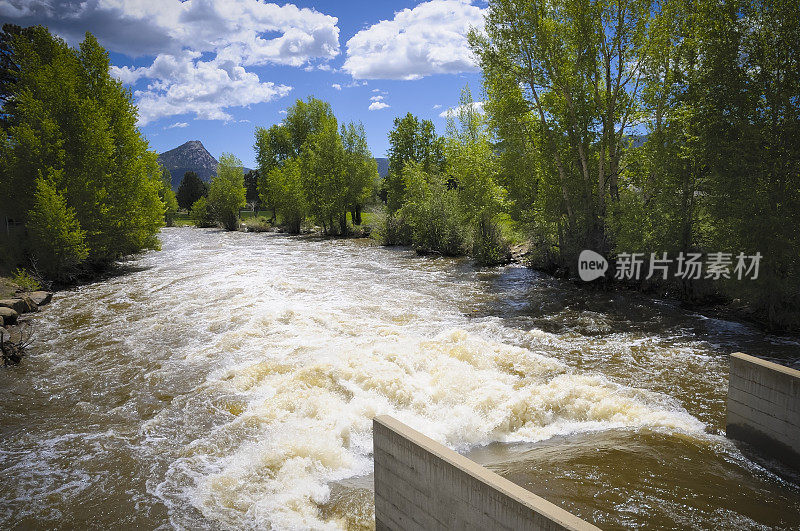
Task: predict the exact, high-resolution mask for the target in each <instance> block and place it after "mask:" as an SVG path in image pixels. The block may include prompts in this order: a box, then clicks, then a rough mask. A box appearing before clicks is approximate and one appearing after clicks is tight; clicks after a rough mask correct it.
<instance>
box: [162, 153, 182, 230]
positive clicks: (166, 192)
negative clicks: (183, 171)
mask: <svg viewBox="0 0 800 531" xmlns="http://www.w3.org/2000/svg"><path fill="white" fill-rule="evenodd" d="M158 196H159V197H160V198H161V202H162V203H164V223H165V224H166V225H167V227H171V226H173V225H174V224H175V216H176V215H177V213H178V200H177V199H176V198H175V192H173V191H172V175H170V173H169V170H167V169H166V168H162V169H161V187H160V188H159V189H158Z"/></svg>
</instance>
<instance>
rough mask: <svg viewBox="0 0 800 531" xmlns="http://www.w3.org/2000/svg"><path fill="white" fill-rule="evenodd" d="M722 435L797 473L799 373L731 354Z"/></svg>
mask: <svg viewBox="0 0 800 531" xmlns="http://www.w3.org/2000/svg"><path fill="white" fill-rule="evenodd" d="M726 432H727V434H728V437H730V438H732V439H738V440H742V441H745V442H747V443H749V444H751V445H752V446H753V447H754V449H756V450H758V452H759V453H762V454H764V455H765V456H766V457H769V458H771V459H775V460H778V461H780V462H782V463H784V464H786V465H788V466H790V467H792V468H794V469H796V470H798V471H800V371H797V370H795V369H790V368H789V367H784V366H783V365H778V364H776V363H771V362H769V361H764V360H762V359H759V358H754V357H753V356H748V355H747V354H742V353H736V354H732V355H731V371H730V384H729V386H728V422H727V426H726Z"/></svg>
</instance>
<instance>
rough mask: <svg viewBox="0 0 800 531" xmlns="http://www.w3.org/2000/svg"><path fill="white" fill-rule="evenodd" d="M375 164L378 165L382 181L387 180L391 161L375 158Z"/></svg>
mask: <svg viewBox="0 0 800 531" xmlns="http://www.w3.org/2000/svg"><path fill="white" fill-rule="evenodd" d="M375 162H377V163H378V175H380V176H381V179H385V178H386V175H387V174H388V173H389V159H387V158H379V157H375Z"/></svg>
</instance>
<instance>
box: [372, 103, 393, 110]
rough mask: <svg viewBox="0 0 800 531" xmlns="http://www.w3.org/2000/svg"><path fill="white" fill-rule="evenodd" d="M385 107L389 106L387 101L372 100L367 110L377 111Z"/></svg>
mask: <svg viewBox="0 0 800 531" xmlns="http://www.w3.org/2000/svg"><path fill="white" fill-rule="evenodd" d="M387 107H389V104H388V103H384V102H382V101H373V102H372V103H370V104H369V110H370V111H379V110H381V109H385V108H387Z"/></svg>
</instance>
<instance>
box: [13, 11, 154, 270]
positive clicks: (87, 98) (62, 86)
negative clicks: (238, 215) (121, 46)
mask: <svg viewBox="0 0 800 531" xmlns="http://www.w3.org/2000/svg"><path fill="white" fill-rule="evenodd" d="M0 41H1V42H2V43H3V49H4V52H3V65H4V67H5V68H4V72H3V77H2V79H1V81H2V89H1V90H0V93H2V95H3V128H2V132H0V209H2V210H4V211H5V212H6V215H8V216H10V217H12V218H14V219H17V220H21V221H23V222H26V223H27V222H28V221H29V220H31V219H32V217H33V218H35V219H36V220H37V223H38V224H41V222H43V221H46V220H49V219H52V216H50V215H48V214H47V213H44V212H38V213H34V211H35V210H36V209H37V208H39V207H37V205H39V206H41V205H45V204H53V205H56V204H58V205H63V207H64V208H61V206H59V208H58V209H57V211H58V212H63V213H68V215H69V218H70V219H64V220H62V221H61V222H59V224H60V226H66V227H72V226H73V223H72V218H74V220H75V221H77V223H78V225H79V230H77V231H72V229H70V231H71V232H72V233H73V234H78V233H80V234H83V244H82V245H85V250H86V254H85V256H84V253H83V251H82V250H81V249H82V248H83V247H81V249H76V250H75V252H73V253H71V256H73V257H83V258H81V262H88V263H91V264H94V265H102V264H107V263H109V262H111V261H113V260H116V259H118V258H120V257H122V256H125V255H129V254H132V253H136V252H139V251H142V250H144V249H151V248H157V247H158V246H159V242H158V238H157V234H158V230H159V228H160V227H161V226H162V225H163V224H164V212H165V206H164V203H163V202H162V200H161V199H160V197H159V190H160V188H161V169H160V167H159V165H158V163H157V161H156V154H155V153H154V152H152V151H149V150H148V144H147V142H146V141H145V140H144V139H143V138H142V136H141V134H140V133H139V130H138V129H137V127H136V119H137V110H136V107H135V106H134V104H133V101H132V98H131V94H130V92H129V91H127V90H125V89H124V88H123V87H122V84H121V83H120V82H119V81H117V80H116V79H114V78H112V77H111V75H110V73H109V58H108V54H107V52H106V51H105V50H104V49H103V48H102V47H101V46H100V45H99V44H98V42H97V40H96V39H95V38H94V37H93V36H92V35H91V34H89V33H87V34H86V37H85V39H84V41H83V42H82V43H81V44H80V47H79V48H78V49H72V48H70V47H69V46H67V44H66V43H65V42H64V41H63V40H61V39H59V38H57V37H54V36H52V35H51V34H50V33H49V32H48V30H47V29H46V28H43V27H41V26H37V27H34V28H28V29H26V30H20V29H19V28H15V27H13V26H8V25H6V26H4V28H3V36H2V38H0ZM42 180H43V181H46V182H42V183H40V182H38V181H42ZM37 190H39V192H38V193H37ZM54 194H55V196H54ZM37 198H38V199H37ZM54 222H55V221H54ZM64 241H73V239H72V238H66V239H65V240H64ZM74 241H77V238H76V239H74ZM29 243H30V247H29V253H30V254H31V257H32V258H33V259H35V260H36V259H38V260H39V261H43V262H50V263H58V260H57V259H55V257H53V256H48V254H49V253H50V250H48V248H46V247H41V246H38V245H36V241H35V240H31V241H30V242H29ZM53 274H54V275H55V276H60V274H59V272H58V271H54V272H53Z"/></svg>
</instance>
